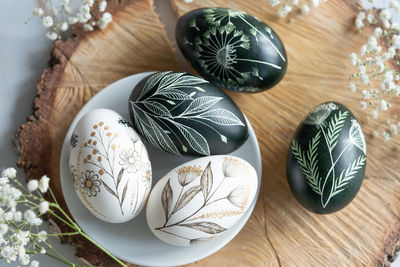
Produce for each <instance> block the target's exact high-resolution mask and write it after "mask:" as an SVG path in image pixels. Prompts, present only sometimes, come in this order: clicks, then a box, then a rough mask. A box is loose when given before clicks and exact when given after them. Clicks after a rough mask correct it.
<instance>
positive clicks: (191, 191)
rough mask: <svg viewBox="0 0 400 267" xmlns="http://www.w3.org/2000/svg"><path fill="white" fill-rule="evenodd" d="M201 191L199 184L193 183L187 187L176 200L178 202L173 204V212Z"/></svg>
mask: <svg viewBox="0 0 400 267" xmlns="http://www.w3.org/2000/svg"><path fill="white" fill-rule="evenodd" d="M200 191H201V186H200V185H195V186H192V187H191V188H189V189H188V190H187V191H186V192H185V193H184V194H183V195H182V197H181V199H180V200H179V201H178V203H177V204H176V206H175V209H174V211H173V212H177V211H178V210H180V209H182V208H184V207H185V206H186V205H187V204H189V202H190V201H192V199H193V198H194V197H195V196H196V195H197V194H198V193H199V192H200Z"/></svg>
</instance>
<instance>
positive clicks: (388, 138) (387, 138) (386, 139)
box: [382, 131, 390, 141]
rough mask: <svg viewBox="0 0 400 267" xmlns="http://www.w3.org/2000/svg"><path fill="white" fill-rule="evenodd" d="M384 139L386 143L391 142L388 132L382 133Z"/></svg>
mask: <svg viewBox="0 0 400 267" xmlns="http://www.w3.org/2000/svg"><path fill="white" fill-rule="evenodd" d="M382 137H383V139H384V140H385V141H389V140H390V133H389V132H388V131H382Z"/></svg>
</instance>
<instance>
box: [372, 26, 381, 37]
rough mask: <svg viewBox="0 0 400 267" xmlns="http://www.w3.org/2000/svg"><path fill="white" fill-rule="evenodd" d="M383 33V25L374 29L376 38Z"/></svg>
mask: <svg viewBox="0 0 400 267" xmlns="http://www.w3.org/2000/svg"><path fill="white" fill-rule="evenodd" d="M381 35H382V28H381V27H376V28H375V30H374V36H375V37H376V38H378V37H380V36H381Z"/></svg>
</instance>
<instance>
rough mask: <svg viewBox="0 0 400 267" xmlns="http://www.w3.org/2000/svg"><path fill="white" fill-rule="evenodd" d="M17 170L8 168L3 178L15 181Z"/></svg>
mask: <svg viewBox="0 0 400 267" xmlns="http://www.w3.org/2000/svg"><path fill="white" fill-rule="evenodd" d="M16 174H17V170H16V169H15V168H7V169H5V170H4V171H3V172H2V173H1V176H2V177H8V178H10V179H14V178H15V177H16Z"/></svg>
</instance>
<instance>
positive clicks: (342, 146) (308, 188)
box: [287, 102, 367, 214]
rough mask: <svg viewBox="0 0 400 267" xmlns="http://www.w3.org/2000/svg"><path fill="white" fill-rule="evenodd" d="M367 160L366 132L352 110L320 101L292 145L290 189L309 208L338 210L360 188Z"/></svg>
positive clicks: (288, 172) (288, 169)
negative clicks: (364, 132)
mask: <svg viewBox="0 0 400 267" xmlns="http://www.w3.org/2000/svg"><path fill="white" fill-rule="evenodd" d="M366 160H367V154H366V144H365V139H364V134H363V132H362V130H361V127H360V124H359V123H358V121H357V120H356V118H355V117H354V115H353V114H352V113H351V112H350V110H348V109H347V108H346V107H345V106H343V105H341V104H339V103H335V102H327V103H323V104H320V105H318V106H317V107H315V108H314V109H313V110H312V111H311V112H310V113H309V114H308V115H307V117H306V118H305V119H304V121H303V122H302V123H301V124H300V126H299V127H298V129H297V132H296V134H295V135H294V137H293V139H292V142H291V144H290V149H289V154H288V159H287V178H288V182H289V186H290V189H291V191H292V193H293V195H294V196H295V198H296V199H297V200H298V201H299V202H300V204H301V205H303V206H304V207H305V208H307V209H308V210H310V211H313V212H316V213H323V214H325V213H332V212H335V211H338V210H340V209H342V208H344V207H345V206H346V205H347V204H349V203H350V202H351V201H352V200H353V198H354V197H355V196H356V194H357V192H358V191H359V189H360V187H361V183H362V181H363V178H364V173H365V167H366Z"/></svg>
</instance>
